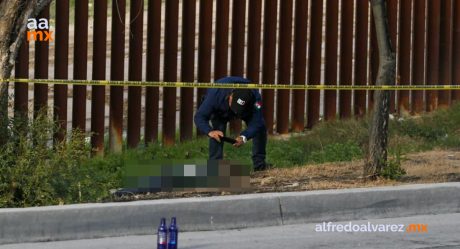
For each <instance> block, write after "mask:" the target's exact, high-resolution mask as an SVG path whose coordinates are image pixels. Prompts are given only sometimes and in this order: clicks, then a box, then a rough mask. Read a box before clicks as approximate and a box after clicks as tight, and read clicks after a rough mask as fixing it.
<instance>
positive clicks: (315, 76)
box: [307, 0, 323, 129]
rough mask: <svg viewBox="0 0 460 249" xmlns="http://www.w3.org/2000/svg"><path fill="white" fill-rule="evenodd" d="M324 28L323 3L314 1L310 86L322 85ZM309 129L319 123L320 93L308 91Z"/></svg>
mask: <svg viewBox="0 0 460 249" xmlns="http://www.w3.org/2000/svg"><path fill="white" fill-rule="evenodd" d="M322 27H323V1H322V0H314V1H312V2H311V18H310V44H309V45H308V48H309V58H308V84H310V85H317V84H321V63H322V62H321V50H322V48H321V45H322V36H323V32H322ZM307 94H308V101H307V102H308V103H307V128H308V129H311V128H313V126H314V125H315V124H317V123H318V121H319V111H320V97H321V95H320V92H319V91H316V90H315V91H307Z"/></svg>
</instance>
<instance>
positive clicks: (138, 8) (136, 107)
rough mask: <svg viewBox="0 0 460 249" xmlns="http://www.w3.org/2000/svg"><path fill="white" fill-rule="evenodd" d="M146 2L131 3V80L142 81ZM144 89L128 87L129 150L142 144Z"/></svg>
mask: <svg viewBox="0 0 460 249" xmlns="http://www.w3.org/2000/svg"><path fill="white" fill-rule="evenodd" d="M143 19H144V2H143V1H131V4H130V21H129V23H130V25H129V33H130V35H129V68H128V78H129V80H135V81H137V80H142V67H140V66H139V65H142V42H143V36H142V32H143V30H142V29H143V22H144V21H143ZM141 94H142V88H141V87H138V86H129V87H128V139H127V144H128V147H129V148H136V147H137V146H138V145H139V142H140V129H141V97H142V96H141Z"/></svg>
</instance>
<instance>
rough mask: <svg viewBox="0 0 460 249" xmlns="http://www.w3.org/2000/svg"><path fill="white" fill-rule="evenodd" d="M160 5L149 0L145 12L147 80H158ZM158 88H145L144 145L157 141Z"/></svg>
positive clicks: (160, 2)
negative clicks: (146, 11)
mask: <svg viewBox="0 0 460 249" xmlns="http://www.w3.org/2000/svg"><path fill="white" fill-rule="evenodd" d="M161 5H162V0H149V6H148V14H147V16H148V17H147V22H148V23H147V64H146V79H147V81H159V80H160V53H161V51H160V48H161ZM159 99H160V89H159V88H158V87H147V88H146V89H145V136H144V142H145V144H146V145H148V144H149V143H155V142H157V141H158V126H159V122H158V118H159Z"/></svg>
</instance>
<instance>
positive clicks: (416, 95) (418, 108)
mask: <svg viewBox="0 0 460 249" xmlns="http://www.w3.org/2000/svg"><path fill="white" fill-rule="evenodd" d="M425 6H426V1H425V0H416V1H414V38H413V39H414V47H413V53H412V56H413V62H414V65H413V68H412V79H413V83H414V85H425V44H426V43H425V30H426V26H425V23H426V21H425V20H426V17H425V10H426V8H425ZM423 111H424V108H423V91H412V109H411V113H413V114H420V113H422V112H423Z"/></svg>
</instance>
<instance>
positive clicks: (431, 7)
mask: <svg viewBox="0 0 460 249" xmlns="http://www.w3.org/2000/svg"><path fill="white" fill-rule="evenodd" d="M440 3H441V1H428V27H427V34H430V35H428V36H427V46H426V47H427V52H426V54H427V55H426V56H427V58H426V60H427V61H429V62H430V63H427V75H426V81H427V84H428V85H436V84H438V81H439V35H440V33H439V29H440V14H441V12H440V10H441V4H440ZM425 94H426V102H427V103H426V110H427V111H428V112H431V111H434V110H436V109H437V108H438V92H437V91H426V93H425Z"/></svg>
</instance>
